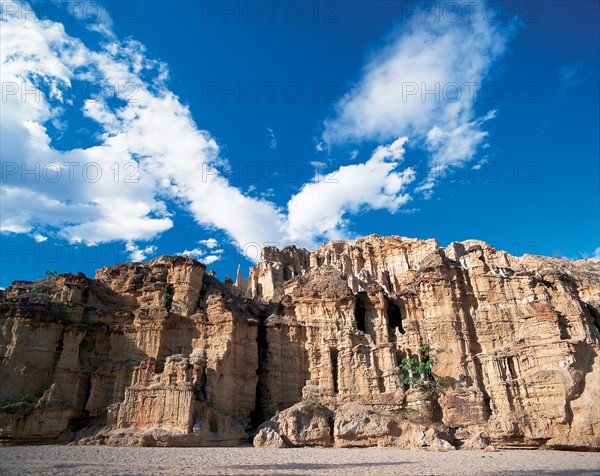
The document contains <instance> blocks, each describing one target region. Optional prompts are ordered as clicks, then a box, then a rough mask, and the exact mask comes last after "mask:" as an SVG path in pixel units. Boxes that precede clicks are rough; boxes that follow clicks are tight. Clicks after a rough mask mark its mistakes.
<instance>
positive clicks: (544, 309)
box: [0, 235, 600, 450]
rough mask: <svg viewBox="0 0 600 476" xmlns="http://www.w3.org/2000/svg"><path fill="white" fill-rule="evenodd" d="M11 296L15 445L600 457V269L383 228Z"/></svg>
mask: <svg viewBox="0 0 600 476" xmlns="http://www.w3.org/2000/svg"><path fill="white" fill-rule="evenodd" d="M1 293H2V294H1V295H0V310H1V312H2V316H1V321H0V325H1V326H2V334H1V337H0V359H1V361H0V381H1V382H2V385H1V386H0V405H4V406H2V407H1V408H0V439H2V440H3V441H4V442H20V441H42V440H52V439H59V441H65V442H66V441H72V440H74V441H76V442H77V443H79V444H97V443H107V444H122V445H192V446H197V445H235V444H240V443H244V442H247V441H249V439H250V438H251V437H254V444H255V445H256V446H278V447H289V446H303V445H318V446H336V447H351V446H372V445H380V446H395V447H401V448H413V447H419V448H421V447H423V448H429V449H437V450H448V449H453V448H455V447H465V448H483V447H485V446H487V445H488V444H493V445H494V446H495V447H530V448H537V447H546V448H573V449H574V448H579V449H597V448H598V447H599V446H600V410H599V408H600V407H599V405H600V358H599V356H598V353H599V350H600V336H599V333H598V328H599V326H600V262H599V261H598V260H581V261H570V260H563V259H557V258H546V257H541V256H532V255H525V256H523V257H515V256H511V255H509V254H508V253H506V252H503V251H498V250H495V249H494V248H492V247H491V246H489V245H487V244H485V243H483V242H480V241H475V240H469V241H465V242H462V243H452V244H450V245H449V246H446V247H440V246H439V245H438V243H437V242H436V241H435V240H417V239H409V238H402V237H385V238H380V237H378V236H375V235H372V236H368V237H365V238H361V239H358V240H356V241H355V242H343V241H336V242H330V243H326V244H324V245H323V246H321V248H319V249H318V250H317V251H314V252H309V251H307V250H304V249H298V248H296V247H293V246H292V247H287V248H285V249H283V250H278V249H276V248H265V249H264V250H263V255H262V259H261V261H260V262H259V263H258V264H257V266H256V267H255V268H251V270H250V275H249V277H248V279H245V278H244V276H243V275H242V273H241V271H240V270H238V273H237V276H236V283H235V285H234V284H232V282H231V280H228V282H227V283H220V282H219V281H218V280H216V279H215V278H214V277H212V276H210V275H207V274H205V267H204V265H202V264H200V263H198V262H196V261H194V260H192V259H189V258H184V257H161V258H157V259H154V260H151V261H149V262H147V263H128V264H122V265H118V266H115V267H111V268H102V269H100V270H98V271H97V273H96V278H95V279H88V278H86V277H85V276H83V275H82V274H77V275H62V276H58V277H55V278H49V279H47V280H42V281H38V282H35V283H29V282H23V281H16V282H14V283H13V286H11V287H10V288H8V289H7V290H5V291H2V292H1ZM254 435H255V436H254Z"/></svg>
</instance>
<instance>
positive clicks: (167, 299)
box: [161, 291, 173, 311]
mask: <svg viewBox="0 0 600 476" xmlns="http://www.w3.org/2000/svg"><path fill="white" fill-rule="evenodd" d="M161 302H162V305H163V307H164V308H165V309H166V310H167V311H170V310H171V307H172V306H173V294H172V293H171V292H169V291H167V292H166V293H164V294H163V295H162V297H161Z"/></svg>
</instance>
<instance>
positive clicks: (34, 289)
mask: <svg viewBox="0 0 600 476" xmlns="http://www.w3.org/2000/svg"><path fill="white" fill-rule="evenodd" d="M30 291H31V292H32V293H35V294H40V293H43V292H44V287H43V286H38V285H37V284H34V285H33V286H31V289H30Z"/></svg>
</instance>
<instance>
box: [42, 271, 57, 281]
mask: <svg viewBox="0 0 600 476" xmlns="http://www.w3.org/2000/svg"><path fill="white" fill-rule="evenodd" d="M44 276H46V278H48V279H50V278H56V277H57V276H58V271H56V270H55V269H47V270H46V271H44Z"/></svg>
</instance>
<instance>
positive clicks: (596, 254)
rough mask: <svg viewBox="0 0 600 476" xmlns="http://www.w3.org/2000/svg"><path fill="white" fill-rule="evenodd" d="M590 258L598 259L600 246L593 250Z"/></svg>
mask: <svg viewBox="0 0 600 476" xmlns="http://www.w3.org/2000/svg"><path fill="white" fill-rule="evenodd" d="M592 258H597V259H600V246H599V247H598V248H596V249H595V250H594V253H593V254H592Z"/></svg>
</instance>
